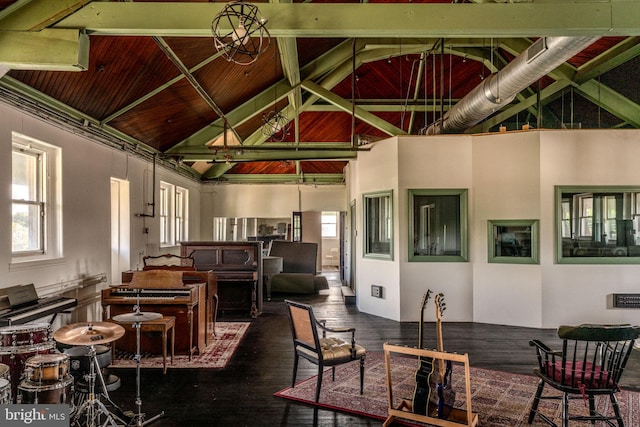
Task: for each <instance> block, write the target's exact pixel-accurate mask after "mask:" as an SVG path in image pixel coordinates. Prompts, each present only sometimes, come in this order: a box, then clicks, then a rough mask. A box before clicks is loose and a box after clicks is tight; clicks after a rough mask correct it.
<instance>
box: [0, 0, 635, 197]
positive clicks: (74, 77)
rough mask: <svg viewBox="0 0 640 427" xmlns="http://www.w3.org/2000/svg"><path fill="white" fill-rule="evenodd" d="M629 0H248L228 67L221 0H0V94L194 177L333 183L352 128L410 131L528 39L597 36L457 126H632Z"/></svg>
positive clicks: (368, 133)
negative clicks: (258, 18)
mask: <svg viewBox="0 0 640 427" xmlns="http://www.w3.org/2000/svg"><path fill="white" fill-rule="evenodd" d="M637 3H638V2H630V1H624V0H616V1H611V2H602V1H596V0H594V1H589V0H585V1H583V2H571V1H557V2H549V1H544V0H540V1H535V0H529V1H517V0H509V1H506V0H494V1H489V0H476V1H453V2H452V1H443V0H440V1H439V0H415V1H412V2H408V1H403V0H399V1H394V0H370V1H369V2H367V3H359V2H350V1H347V0H345V1H332V0H326V1H325V0H312V1H305V2H300V3H298V2H293V3H291V2H279V1H276V0H272V1H271V2H269V3H264V2H257V3H252V4H255V5H256V6H258V8H259V10H260V11H261V13H262V14H263V17H264V18H265V19H266V24H265V25H266V27H267V29H268V31H269V32H270V33H271V39H270V42H269V46H268V48H267V49H266V50H265V51H264V52H262V53H261V54H260V55H259V57H258V58H257V60H256V61H255V62H253V63H251V64H250V65H238V64H236V63H234V62H232V61H228V60H227V59H226V58H225V57H224V56H222V55H221V54H220V53H219V52H217V50H216V47H215V46H214V43H213V40H212V35H211V20H212V19H213V17H214V16H216V14H217V13H219V12H220V11H221V10H222V8H223V7H224V6H225V4H226V3H215V2H207V1H206V0H202V1H176V0H173V1H172V2H163V1H132V2H120V1H112V2H109V1H89V0H55V1H54V0H0V70H2V69H4V71H5V72H6V74H4V76H3V77H2V78H1V79H0V98H1V99H2V100H4V101H5V102H9V103H12V104H14V105H17V106H19V107H20V108H25V109H29V110H30V111H38V112H39V113H41V114H42V115H43V117H45V116H46V117H48V118H49V119H50V120H51V119H52V117H54V118H55V120H57V121H59V122H60V123H63V124H64V125H65V126H69V127H70V128H75V129H77V130H80V131H83V132H86V133H87V134H88V135H90V136H91V137H92V138H96V139H98V140H100V141H103V142H105V143H107V144H111V145H113V146H116V147H117V146H120V147H121V149H124V150H130V151H131V152H135V153H138V154H139V155H143V156H147V157H149V156H154V155H155V157H156V158H157V159H158V160H159V161H160V162H163V163H165V164H168V165H171V166H173V167H175V168H176V169H177V170H179V171H180V172H181V173H184V174H185V175H187V176H190V177H192V178H194V179H197V180H200V181H202V182H209V181H214V182H218V181H226V182H296V183H300V182H312V183H317V184H318V183H319V184H322V183H329V184H334V183H342V182H343V179H344V178H343V168H344V166H345V165H346V163H347V162H348V161H349V160H351V159H356V158H357V154H358V150H362V149H366V148H363V146H362V145H361V144H362V143H366V142H375V141H376V140H379V139H382V138H386V137H389V136H393V135H401V134H409V135H417V134H420V133H422V132H424V130H425V129H426V128H427V127H428V126H430V125H432V124H433V123H436V122H438V121H439V120H440V119H441V118H442V117H443V115H444V114H446V112H447V111H448V110H449V109H450V108H452V106H454V105H455V104H456V103H458V102H459V101H460V100H461V99H462V98H464V97H465V96H466V95H467V94H468V93H469V92H470V91H471V90H472V89H473V88H475V87H476V86H478V85H479V84H481V83H482V82H483V81H484V79H486V78H488V77H489V76H490V75H491V74H492V73H495V72H497V71H499V70H501V69H503V68H504V67H505V66H506V65H507V64H509V63H510V62H511V61H513V59H514V58H515V57H516V56H517V55H519V54H520V53H521V52H523V51H524V50H525V49H526V48H527V47H528V46H530V45H531V43H533V42H534V41H535V40H536V39H538V38H540V37H546V36H551V37H554V36H579V35H588V36H596V37H600V38H599V39H597V41H595V42H594V43H592V44H591V45H590V46H589V47H588V48H586V49H584V50H583V51H582V52H580V53H579V54H578V55H576V56H574V57H572V58H571V59H569V60H568V61H567V63H565V64H564V65H563V66H562V67H561V68H562V70H561V72H560V73H555V74H554V73H549V75H547V76H543V77H541V78H539V79H538V80H537V81H536V82H535V83H534V84H533V85H531V86H530V87H529V88H527V89H525V90H523V91H522V92H521V93H520V94H518V96H516V97H515V99H514V100H513V101H512V102H511V103H509V105H505V106H504V107H503V108H502V109H501V110H498V111H496V113H495V114H493V115H491V116H490V117H486V118H485V119H484V120H483V121H482V122H481V123H479V124H478V125H476V126H473V127H471V128H469V129H466V130H465V132H470V133H473V132H487V131H496V130H497V129H498V127H499V126H501V125H502V126H506V127H507V128H508V129H509V130H514V129H519V127H520V126H522V124H524V123H529V124H530V125H531V126H533V127H544V128H565V127H582V128H625V127H632V128H635V127H638V126H640V113H639V112H640V107H639V103H640V84H639V83H638V81H639V79H638V69H640V68H639V67H638V65H640V64H639V60H638V54H639V53H640V45H639V43H638V42H639V41H640V39H638V37H637V36H638V35H639V34H638V33H640V20H638V19H635V20H633V19H632V18H627V15H629V14H631V15H635V16H636V17H637V16H640V7H639V6H638V5H637ZM550 12H552V13H550ZM634 22H635V23H634ZM74 37H75V39H74ZM63 38H64V40H62V41H61V39H63ZM67 38H69V39H70V40H69V41H67V40H66V39H67ZM25 46H27V47H25ZM74 55H75V57H74ZM69 57H72V58H73V60H70V59H68V58H69ZM559 81H564V83H563V84H559V83H558V82H559ZM556 83H558V84H556ZM532 96H533V97H536V98H537V101H538V102H536V103H534V104H533V105H531V104H532V103H531V102H528V103H527V102H526V100H527V98H529V100H530V99H531V97H532ZM270 111H282V112H284V113H285V114H286V116H287V118H288V120H290V122H289V128H288V130H287V132H286V133H285V134H277V135H276V137H275V138H274V137H268V136H265V135H264V133H263V132H262V127H263V120H264V117H265V116H266V115H267V114H268V113H269V112H270ZM52 113H53V114H52ZM225 130H226V132H225ZM364 147H366V146H364Z"/></svg>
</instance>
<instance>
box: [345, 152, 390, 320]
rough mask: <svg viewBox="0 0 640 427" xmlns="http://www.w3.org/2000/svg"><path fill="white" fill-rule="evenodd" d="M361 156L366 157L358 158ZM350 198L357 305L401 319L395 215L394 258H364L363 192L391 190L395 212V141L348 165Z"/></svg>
mask: <svg viewBox="0 0 640 427" xmlns="http://www.w3.org/2000/svg"><path fill="white" fill-rule="evenodd" d="M362 154H366V155H363V156H361V155H362ZM349 185H350V194H349V199H350V200H355V203H356V215H357V218H356V223H357V227H358V229H357V236H358V238H357V241H356V242H355V245H354V246H355V251H356V276H357V277H356V303H357V305H358V308H359V309H360V310H362V311H364V312H367V313H372V314H376V315H378V316H382V317H387V318H390V319H398V318H399V317H400V296H401V294H400V261H399V259H398V256H397V254H398V247H399V246H398V244H399V236H398V233H397V229H398V226H399V222H400V218H399V217H398V215H395V216H394V218H393V220H394V224H393V228H394V230H395V232H394V236H393V247H394V248H395V250H394V251H395V253H396V256H395V257H394V258H393V259H392V260H387V259H385V260H378V259H370V258H363V256H362V254H363V241H362V236H363V235H364V233H363V231H362V230H363V229H364V227H363V224H364V220H363V211H364V208H363V204H362V195H363V194H365V193H371V192H377V191H387V190H393V207H394V212H397V210H398V191H397V187H398V150H397V143H396V139H389V140H385V141H381V142H378V143H376V144H375V145H374V146H373V148H372V150H371V151H369V152H361V153H360V154H359V155H358V160H357V161H351V162H350V173H349ZM371 285H380V286H382V287H383V289H384V290H383V296H384V298H382V299H381V298H374V297H372V296H371Z"/></svg>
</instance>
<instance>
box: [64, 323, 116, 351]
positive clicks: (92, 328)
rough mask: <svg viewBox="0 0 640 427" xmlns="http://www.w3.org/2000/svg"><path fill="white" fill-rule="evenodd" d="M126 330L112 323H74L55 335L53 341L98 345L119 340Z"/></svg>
mask: <svg viewBox="0 0 640 427" xmlns="http://www.w3.org/2000/svg"><path fill="white" fill-rule="evenodd" d="M123 335H124V328H123V327H122V326H120V325H118V324H117V323H112V322H93V323H73V324H71V325H65V326H63V327H61V328H60V329H58V330H57V331H55V332H54V333H53V339H54V340H56V341H57V342H60V343H62V344H68V345H98V344H105V343H109V342H112V341H115V340H117V339H118V338H120V337H122V336H123Z"/></svg>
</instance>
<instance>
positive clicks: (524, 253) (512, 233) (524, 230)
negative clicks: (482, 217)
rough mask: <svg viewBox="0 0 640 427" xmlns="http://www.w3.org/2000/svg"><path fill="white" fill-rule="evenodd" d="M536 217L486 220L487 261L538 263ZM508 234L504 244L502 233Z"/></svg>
mask: <svg viewBox="0 0 640 427" xmlns="http://www.w3.org/2000/svg"><path fill="white" fill-rule="evenodd" d="M538 229H539V227H538V220H537V219H498V220H489V221H487V243H488V254H489V256H488V261H489V262H490V263H499V264H538V263H539V257H538V254H539V249H538V248H539V244H538V239H539V231H538ZM507 233H508V234H509V243H508V244H506V245H505V239H503V238H501V237H505V236H504V234H507Z"/></svg>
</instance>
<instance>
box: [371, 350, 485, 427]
mask: <svg viewBox="0 0 640 427" xmlns="http://www.w3.org/2000/svg"><path fill="white" fill-rule="evenodd" d="M383 347H384V361H385V366H386V370H387V391H388V396H389V408H388V413H389V417H387V419H386V420H385V422H384V423H383V424H382V426H383V427H388V426H389V425H390V424H391V423H392V422H393V420H394V419H395V418H405V419H408V420H412V421H418V422H422V423H427V424H432V425H436V426H443V427H460V426H467V427H474V426H477V425H478V414H477V413H474V412H472V411H471V380H470V371H469V356H468V355H467V354H466V353H465V354H456V353H446V352H441V351H434V350H425V349H417V348H411V347H402V346H397V345H391V344H387V343H385V344H384V346H383ZM391 353H398V354H404V355H410V356H416V357H423V358H431V359H433V360H434V361H438V360H443V361H446V360H450V361H452V362H456V363H461V364H463V365H464V376H465V382H466V389H465V396H466V409H458V408H453V409H451V413H450V414H449V416H448V417H447V419H440V418H435V417H431V416H429V415H420V414H416V413H414V412H412V411H411V403H409V402H406V401H403V402H402V403H401V404H400V405H399V407H397V408H394V406H393V388H392V381H391ZM416 365H417V364H416Z"/></svg>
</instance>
